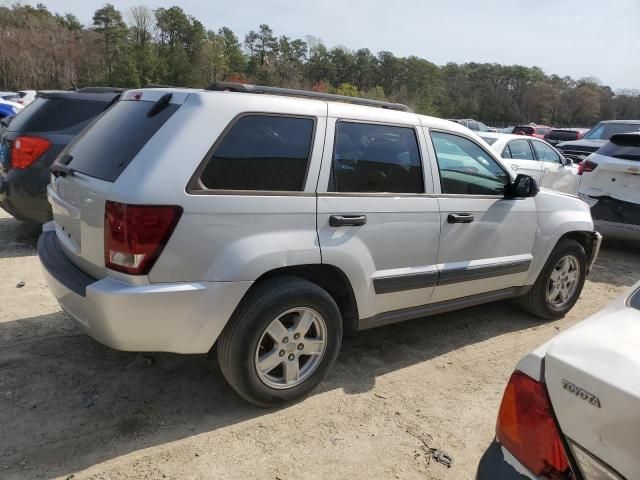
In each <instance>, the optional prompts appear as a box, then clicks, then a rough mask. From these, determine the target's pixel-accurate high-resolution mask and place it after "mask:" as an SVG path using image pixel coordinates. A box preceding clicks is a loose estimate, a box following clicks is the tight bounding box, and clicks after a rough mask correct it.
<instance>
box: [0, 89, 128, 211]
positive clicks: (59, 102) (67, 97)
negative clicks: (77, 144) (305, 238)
mask: <svg viewBox="0 0 640 480" xmlns="http://www.w3.org/2000/svg"><path fill="white" fill-rule="evenodd" d="M120 93H121V90H120V89H114V88H109V87H90V88H82V89H79V90H75V91H43V92H39V93H38V96H37V98H36V99H35V100H34V101H33V102H32V103H30V104H29V105H28V106H27V107H26V108H25V109H24V110H23V111H22V112H20V113H19V114H18V115H16V116H15V117H13V118H12V119H11V120H10V121H8V122H7V123H6V124H4V125H3V127H2V129H1V130H0V206H1V207H2V208H3V209H5V210H6V211H7V212H9V213H10V214H11V215H13V216H14V217H16V218H17V219H18V220H23V221H29V222H35V223H45V222H47V221H49V220H50V219H51V206H50V205H49V202H48V201H47V185H48V184H49V178H50V175H49V167H50V166H51V164H52V163H53V161H54V159H55V158H56V157H57V156H58V154H59V153H60V152H61V151H62V149H63V148H64V147H66V146H67V145H68V144H69V143H70V142H71V141H72V140H73V139H74V137H75V136H76V135H77V134H78V133H80V131H81V130H82V129H83V128H84V127H86V126H87V125H88V124H89V123H90V122H91V120H92V119H94V118H95V117H96V116H98V115H99V114H101V113H102V112H103V111H104V110H106V109H107V108H108V107H109V106H110V105H111V104H112V103H114V102H115V101H116V100H117V99H118V98H119V96H120Z"/></svg>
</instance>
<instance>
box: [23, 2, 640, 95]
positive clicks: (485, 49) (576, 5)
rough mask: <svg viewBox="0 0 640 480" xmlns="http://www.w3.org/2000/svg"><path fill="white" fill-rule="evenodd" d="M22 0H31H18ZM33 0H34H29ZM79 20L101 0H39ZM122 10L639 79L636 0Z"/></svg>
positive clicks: (329, 41)
mask: <svg viewBox="0 0 640 480" xmlns="http://www.w3.org/2000/svg"><path fill="white" fill-rule="evenodd" d="M25 3H28V2H25ZM32 3H33V4H35V3H37V2H36V0H33V2H32ZM43 3H45V4H46V5H47V6H48V7H49V9H50V10H52V11H54V12H58V13H66V12H71V13H74V14H75V15H76V16H77V17H78V18H79V19H80V21H81V22H83V23H84V24H86V25H89V24H90V23H91V18H92V16H93V12H94V11H95V10H96V9H97V8H100V7H101V6H102V5H103V4H104V3H106V0H48V1H47V0H45V1H44V2H43ZM111 3H113V4H114V5H115V6H116V7H117V8H118V9H120V10H121V11H122V12H123V14H124V15H125V19H126V18H127V16H126V12H127V11H128V10H129V8H130V7H132V6H135V5H146V6H148V7H151V8H158V7H170V6H172V5H175V4H179V6H180V7H182V9H183V10H184V11H185V12H186V13H188V14H191V15H193V16H195V17H196V18H197V19H198V20H200V21H201V22H202V23H203V24H204V25H205V27H206V28H207V29H213V30H217V29H218V28H220V27H221V26H227V27H229V28H231V29H232V30H233V31H234V32H235V33H236V35H238V37H239V38H240V39H241V40H243V39H244V35H245V33H247V32H248V31H249V30H252V29H253V30H256V29H257V28H258V25H260V24H262V23H266V24H268V25H269V26H270V27H271V28H272V29H273V31H274V33H275V34H276V35H287V36H290V37H294V38H304V37H305V36H307V35H312V36H314V37H318V38H320V39H322V41H323V42H324V43H325V45H327V46H328V47H334V46H344V47H347V48H349V49H353V50H356V49H358V48H363V47H366V48H369V49H370V50H371V51H373V52H378V51H381V50H388V51H390V52H392V53H394V54H395V55H397V56H409V55H416V56H418V57H421V58H425V59H427V60H429V61H431V62H433V63H435V64H437V65H444V64H446V63H447V62H456V63H465V62H480V63H485V62H488V63H494V62H495V63H501V64H508V65H513V64H519V65H526V66H539V67H541V68H542V69H543V70H544V71H545V73H547V74H553V73H555V74H558V75H560V76H565V75H569V76H571V77H573V78H575V79H579V78H582V77H596V78H598V79H599V80H600V81H601V82H602V83H603V84H605V85H609V86H611V87H612V88H614V89H621V88H634V89H640V0H609V1H605V0H534V1H531V0H477V1H473V0H413V1H409V0H393V1H389V0H320V1H318V0H269V1H268V2H267V1H259V0H242V1H241V2H228V1H221V0H210V1H205V0H180V1H177V0H174V1H163V0H140V1H125V0H111Z"/></svg>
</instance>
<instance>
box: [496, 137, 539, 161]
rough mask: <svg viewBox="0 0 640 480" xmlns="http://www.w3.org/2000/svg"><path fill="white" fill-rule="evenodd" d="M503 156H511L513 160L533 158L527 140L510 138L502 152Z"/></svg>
mask: <svg viewBox="0 0 640 480" xmlns="http://www.w3.org/2000/svg"><path fill="white" fill-rule="evenodd" d="M502 156H503V157H505V158H513V159H514V160H535V157H534V156H533V152H532V151H531V147H530V146H529V141H527V140H524V139H523V140H511V141H510V142H509V143H508V144H507V146H506V147H505V151H504V152H503V153H502Z"/></svg>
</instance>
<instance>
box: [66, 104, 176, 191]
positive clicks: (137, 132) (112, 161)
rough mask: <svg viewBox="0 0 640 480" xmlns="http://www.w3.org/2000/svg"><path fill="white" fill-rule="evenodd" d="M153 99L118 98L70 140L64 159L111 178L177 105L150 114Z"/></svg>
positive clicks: (92, 174)
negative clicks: (75, 137) (102, 113)
mask: <svg viewBox="0 0 640 480" xmlns="http://www.w3.org/2000/svg"><path fill="white" fill-rule="evenodd" d="M152 106H153V103H152V102H141V101H120V102H117V103H116V104H115V105H113V107H111V108H110V109H109V110H108V111H106V112H105V113H104V115H102V116H101V117H100V118H98V119H97V120H96V122H95V123H94V124H93V125H92V126H91V128H89V129H87V130H85V131H84V132H83V133H82V134H81V135H80V136H79V137H77V139H76V140H75V141H74V142H73V144H72V145H71V147H70V148H69V150H68V151H67V154H68V156H67V157H66V158H67V159H69V158H70V160H67V162H66V163H68V165H69V166H70V167H71V168H73V169H74V170H76V171H78V172H80V173H84V174H85V175H89V176H90V177H95V178H99V179H100V180H105V181H107V182H114V181H115V180H116V179H117V178H118V177H119V176H120V174H121V173H122V172H123V171H124V169H125V168H127V166H128V165H129V163H130V162H131V160H133V158H134V157H135V156H136V155H137V154H138V152H139V151H140V150H141V149H142V147H144V145H145V144H146V143H147V142H148V141H149V139H150V138H151V137H152V136H153V135H154V134H155V133H156V132H157V131H158V130H159V129H160V127H162V125H164V123H165V122H166V121H167V120H168V119H169V117H171V115H173V114H174V112H175V111H176V110H177V109H178V108H179V106H180V105H176V104H173V103H170V104H168V105H167V106H166V107H165V108H164V109H162V110H160V111H159V112H158V113H156V114H155V115H152V116H149V115H148V114H149V113H150V109H151V107H152Z"/></svg>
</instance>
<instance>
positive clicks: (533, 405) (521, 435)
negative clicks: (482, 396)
mask: <svg viewBox="0 0 640 480" xmlns="http://www.w3.org/2000/svg"><path fill="white" fill-rule="evenodd" d="M496 438H497V439H498V441H499V442H500V443H501V444H502V445H503V446H504V447H505V448H506V449H507V450H509V452H510V453H511V454H512V455H513V456H514V457H516V458H517V459H518V460H519V461H520V462H521V463H522V464H523V465H524V466H525V467H527V468H528V469H529V470H531V472H532V473H533V474H535V475H536V476H541V477H544V478H550V479H553V480H569V479H572V478H574V477H573V473H572V471H571V467H570V466H569V460H568V458H567V455H566V453H565V450H564V445H563V443H562V439H561V438H560V432H559V430H558V427H557V425H556V421H555V418H554V415H553V408H552V407H551V401H550V400H549V395H548V393H547V389H546V387H545V384H544V383H542V382H537V381H535V380H534V379H532V378H531V377H529V376H528V375H525V374H524V373H522V372H518V371H516V372H514V373H513V375H511V379H509V384H508V385H507V388H506V390H505V392H504V395H503V397H502V404H501V405H500V412H499V413H498V424H497V426H496Z"/></svg>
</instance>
